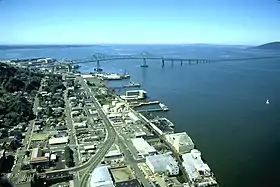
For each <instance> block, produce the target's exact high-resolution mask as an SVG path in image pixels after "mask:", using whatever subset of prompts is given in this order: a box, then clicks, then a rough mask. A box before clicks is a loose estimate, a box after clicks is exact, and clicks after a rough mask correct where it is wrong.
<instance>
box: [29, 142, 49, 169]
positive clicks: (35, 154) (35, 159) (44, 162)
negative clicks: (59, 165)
mask: <svg viewBox="0 0 280 187" xmlns="http://www.w3.org/2000/svg"><path fill="white" fill-rule="evenodd" d="M49 161H50V159H49V156H48V154H45V155H44V156H43V151H42V150H41V149H40V148H38V147H36V148H34V149H32V151H31V154H30V161H29V164H30V166H31V167H32V168H36V166H41V167H42V168H46V167H48V166H49Z"/></svg>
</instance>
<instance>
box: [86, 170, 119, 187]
mask: <svg viewBox="0 0 280 187" xmlns="http://www.w3.org/2000/svg"><path fill="white" fill-rule="evenodd" d="M90 187H114V182H113V179H112V176H111V173H110V171H109V169H108V167H107V166H99V167H97V168H95V169H94V170H93V172H92V173H91V177H90Z"/></svg>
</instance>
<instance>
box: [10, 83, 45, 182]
mask: <svg viewBox="0 0 280 187" xmlns="http://www.w3.org/2000/svg"><path fill="white" fill-rule="evenodd" d="M41 91H42V86H40V87H39V90H38V93H40V92H41ZM38 107H39V99H38V97H37V95H36V97H35V99H34V104H33V112H34V114H35V115H37V110H38ZM34 126H35V120H32V121H31V122H30V123H29V127H28V129H27V132H26V137H25V138H24V140H23V145H24V147H22V148H21V149H18V150H17V152H16V155H15V159H16V163H15V165H14V167H13V171H12V175H11V178H12V181H13V183H17V181H18V180H19V179H20V175H19V174H20V172H21V171H20V167H21V164H22V161H23V158H24V155H25V151H26V150H28V149H29V146H30V142H31V140H32V134H33V129H34ZM28 135H29V136H28Z"/></svg>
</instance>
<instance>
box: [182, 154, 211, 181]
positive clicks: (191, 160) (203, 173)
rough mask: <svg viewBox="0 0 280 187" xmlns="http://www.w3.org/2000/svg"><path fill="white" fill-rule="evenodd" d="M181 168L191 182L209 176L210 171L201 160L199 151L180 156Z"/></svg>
mask: <svg viewBox="0 0 280 187" xmlns="http://www.w3.org/2000/svg"><path fill="white" fill-rule="evenodd" d="M182 158H183V166H184V168H185V170H186V172H187V174H188V176H189V178H190V179H191V180H196V179H200V178H203V177H207V176H211V170H210V168H209V166H208V165H207V164H205V163H204V162H203V161H202V159H201V153H200V151H199V150H196V149H193V150H191V152H190V153H186V154H183V155H182Z"/></svg>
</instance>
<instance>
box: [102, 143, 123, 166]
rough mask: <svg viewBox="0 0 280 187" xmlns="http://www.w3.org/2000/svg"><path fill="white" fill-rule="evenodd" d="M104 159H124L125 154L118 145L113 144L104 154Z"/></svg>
mask: <svg viewBox="0 0 280 187" xmlns="http://www.w3.org/2000/svg"><path fill="white" fill-rule="evenodd" d="M104 159H105V160H107V161H113V162H117V161H123V155H122V153H121V151H120V149H119V147H118V146H117V145H113V146H112V147H111V148H110V150H109V152H108V153H107V154H106V155H105V156H104Z"/></svg>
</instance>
